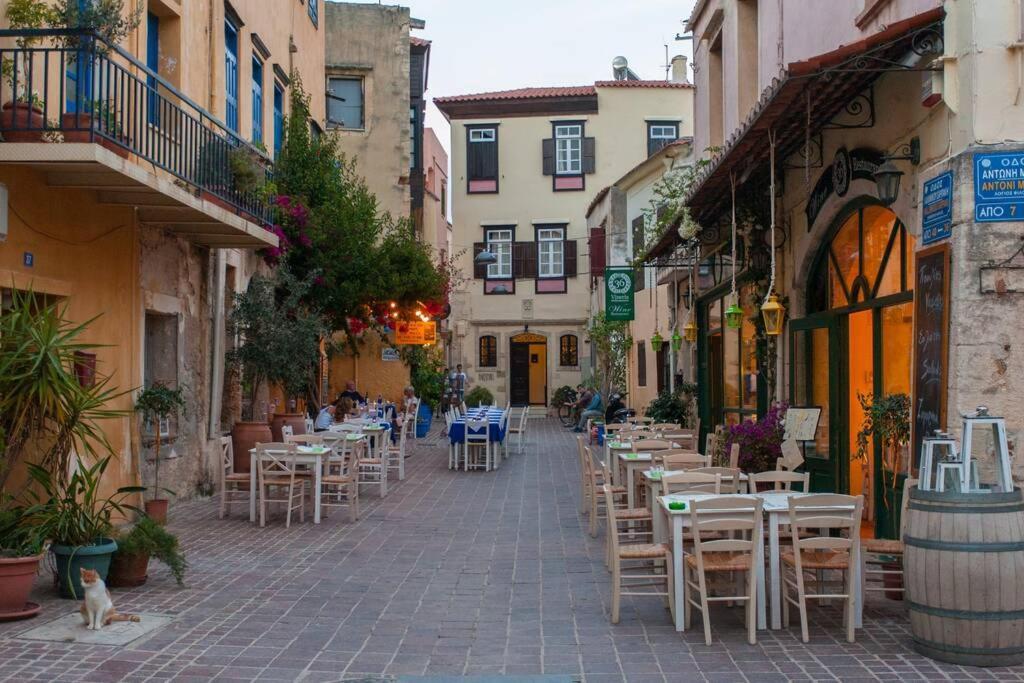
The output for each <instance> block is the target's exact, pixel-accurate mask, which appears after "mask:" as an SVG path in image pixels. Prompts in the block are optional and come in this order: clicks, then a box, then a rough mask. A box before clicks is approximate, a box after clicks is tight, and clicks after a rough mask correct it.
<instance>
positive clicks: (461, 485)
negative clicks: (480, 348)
mask: <svg viewBox="0 0 1024 683" xmlns="http://www.w3.org/2000/svg"><path fill="white" fill-rule="evenodd" d="M571 437H572V435H571V434H569V433H568V432H566V431H565V430H563V429H562V427H561V426H560V425H558V424H557V422H556V421H553V420H535V421H532V422H531V423H530V430H529V439H528V441H529V445H528V448H527V450H526V453H525V454H524V455H522V456H513V457H512V459H511V460H510V461H508V462H507V463H505V465H503V466H502V468H501V469H500V470H499V471H497V472H496V473H489V474H485V473H468V474H466V473H457V474H453V473H451V472H449V471H448V470H447V469H446V451H445V448H444V446H443V444H440V443H434V442H419V443H417V444H416V446H415V447H414V451H413V452H414V455H413V457H411V458H410V459H409V460H408V461H407V462H408V471H407V476H406V480H405V481H404V482H402V483H401V484H396V485H394V486H393V487H391V490H390V493H389V495H388V497H387V498H386V499H384V501H378V500H377V498H376V495H375V493H373V492H370V491H367V492H366V493H365V494H364V502H365V503H366V505H364V510H363V512H364V514H363V517H362V519H361V520H360V521H359V522H358V523H356V524H350V523H348V521H347V517H346V513H345V512H344V511H342V512H341V513H338V512H335V513H334V514H333V515H332V517H331V518H329V519H327V520H325V522H324V523H323V524H321V525H320V526H314V525H313V524H312V523H310V522H308V521H307V523H305V524H300V525H297V526H293V527H292V528H291V529H290V530H286V529H285V528H284V524H283V520H281V519H275V520H274V521H273V522H272V523H271V524H270V525H269V526H268V527H267V528H265V529H259V528H255V527H253V526H251V525H250V524H249V523H248V521H246V517H247V515H246V514H245V513H243V510H242V509H241V507H242V506H239V507H238V509H237V510H236V512H235V513H234V515H233V516H232V518H231V519H230V520H224V521H221V520H218V519H217V506H216V503H215V501H211V500H205V501H196V502H191V503H187V504H180V505H177V506H175V507H174V508H173V509H172V510H173V512H172V521H171V524H170V527H171V528H172V529H173V530H174V531H175V532H177V533H178V534H179V535H180V536H181V538H182V541H183V543H184V546H185V549H186V551H187V553H188V556H189V560H190V563H191V571H190V574H189V578H188V588H187V589H178V588H176V587H175V585H174V582H173V580H172V579H171V577H170V575H169V573H168V572H167V571H166V569H165V568H164V567H162V566H161V565H157V564H155V563H154V564H153V565H151V568H150V579H149V583H148V584H147V585H146V586H144V587H142V588H139V589H135V590H118V591H116V592H115V602H116V604H117V605H118V607H119V608H120V610H121V611H128V612H143V613H165V614H170V615H174V617H175V618H174V620H173V622H172V623H171V625H169V626H168V627H166V628H164V629H161V630H158V631H156V632H154V633H153V634H152V635H151V636H149V637H148V638H145V639H142V640H139V641H136V642H134V643H132V644H130V645H128V646H127V647H125V648H114V647H108V646H98V645H81V644H70V643H43V642H30V641H25V640H19V639H18V635H19V633H22V632H24V631H26V630H28V629H30V628H33V627H36V626H38V625H40V624H41V623H43V622H45V621H49V620H51V619H54V618H56V617H57V616H59V615H61V614H64V613H66V612H69V611H71V610H72V609H74V608H75V607H76V606H75V605H72V603H70V602H67V601H61V600H58V599H56V598H53V597H51V596H52V590H50V589H49V587H47V586H45V584H44V582H43V581H42V579H40V583H39V585H38V586H37V590H36V591H35V594H34V597H33V599H34V600H37V601H40V602H42V603H44V612H43V613H42V614H41V615H40V616H39V617H37V618H36V619H34V620H31V621H29V622H16V623H9V624H0V679H2V680H9V681H95V682H100V681H122V680H123V681H158V680H174V681H209V680H218V681H220V680H256V679H259V680H280V681H292V680H303V681H335V680H342V679H363V680H379V679H381V678H385V679H387V680H391V678H401V677H402V676H408V675H414V676H421V675H426V676H432V675H461V676H497V675H526V674H531V675H540V674H544V675H546V676H549V677H550V679H549V680H551V681H571V680H580V679H582V680H585V681H587V683H610V682H612V681H623V680H627V681H635V682H637V683H647V682H655V681H657V682H665V681H669V682H671V681H766V682H767V681H784V680H793V681H811V680H829V681H831V680H841V681H844V682H850V681H860V680H889V681H910V680H928V681H935V680H964V681H968V680H1000V681H1011V680H1024V670H1020V669H1016V670H1012V671H1011V670H1005V669H1003V670H983V669H963V668H957V667H950V666H945V665H939V664H937V663H934V662H932V661H931V660H928V659H925V658H923V657H920V656H918V655H916V654H914V653H913V652H912V650H911V649H910V646H909V634H908V631H907V621H906V616H905V612H904V610H903V609H902V608H901V606H900V603H897V602H889V601H886V600H884V599H883V598H880V597H879V598H875V599H873V601H872V602H870V603H869V609H868V610H867V613H866V615H865V620H864V621H865V628H864V629H863V630H861V631H858V633H857V643H856V644H855V645H848V644H847V643H845V641H843V640H841V629H840V626H839V616H840V615H839V612H838V611H837V610H834V609H816V610H814V611H813V612H812V614H813V620H814V624H813V626H812V636H813V637H812V642H811V643H810V644H809V645H804V644H802V643H801V642H800V640H799V629H798V628H796V627H794V628H791V629H789V630H782V631H759V632H758V644H757V645H756V646H749V645H747V643H746V642H745V639H744V635H743V630H742V626H741V616H740V614H739V610H731V609H728V608H724V607H723V608H722V609H720V610H719V611H717V612H716V613H715V615H714V636H715V643H714V645H712V646H710V647H707V646H705V645H704V642H703V636H702V635H701V634H698V633H696V632H688V633H687V634H686V635H684V636H680V635H678V634H676V633H675V632H674V631H673V630H672V628H671V626H670V624H669V617H668V612H667V611H666V610H665V609H664V607H663V606H662V604H661V603H659V602H657V601H656V600H653V599H643V600H636V601H634V602H627V603H626V604H625V606H624V610H623V618H622V622H621V623H620V624H619V625H617V626H612V625H611V624H610V623H609V621H608V616H607V615H608V610H609V595H610V580H609V575H608V573H607V572H606V571H605V569H604V566H603V561H602V545H601V542H600V540H599V539H597V540H595V539H591V538H590V537H589V536H587V535H586V534H585V533H584V532H583V531H582V529H581V527H582V526H583V519H582V518H581V516H580V515H579V514H578V513H577V503H578V501H577V496H578V483H577V482H578V478H577V477H578V475H577V465H576V456H575V450H574V447H573V444H572V438H571Z"/></svg>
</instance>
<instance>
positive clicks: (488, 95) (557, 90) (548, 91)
mask: <svg viewBox="0 0 1024 683" xmlns="http://www.w3.org/2000/svg"><path fill="white" fill-rule="evenodd" d="M595 94H597V91H596V90H595V89H594V86H592V85H579V86H561V87H553V88H516V89H514V90H496V91H493V92H480V93H472V94H469V95H451V96H449V97H435V98H434V102H435V103H439V104H446V103H448V102H484V101H488V100H527V99H541V98H545V97H586V96H587V95H595Z"/></svg>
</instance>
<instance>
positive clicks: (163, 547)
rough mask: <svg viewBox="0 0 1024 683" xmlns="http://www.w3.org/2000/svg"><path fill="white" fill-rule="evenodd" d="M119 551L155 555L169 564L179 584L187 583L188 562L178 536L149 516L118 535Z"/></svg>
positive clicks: (130, 553) (121, 552) (126, 553)
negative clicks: (126, 531)
mask: <svg viewBox="0 0 1024 683" xmlns="http://www.w3.org/2000/svg"><path fill="white" fill-rule="evenodd" d="M117 552H118V553H119V554H123V555H144V554H148V555H149V556H150V557H155V558H156V559H158V560H160V561H161V562H163V563H164V564H165V565H167V568H168V569H170V570H171V573H172V574H174V580H175V581H177V582H178V585H179V586H184V585H185V570H187V569H188V562H187V561H186V560H185V556H184V555H183V554H182V552H181V548H180V546H179V543H178V537H177V536H175V535H174V534H172V533H171V532H169V531H168V530H167V529H165V528H163V527H162V526H160V525H159V524H157V523H156V522H154V521H153V520H152V519H150V518H149V517H142V518H141V519H139V522H138V523H137V524H136V525H135V526H134V527H132V530H131V531H129V532H128V533H126V534H121V535H119V536H118V537H117Z"/></svg>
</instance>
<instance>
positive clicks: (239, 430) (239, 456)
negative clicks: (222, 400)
mask: <svg viewBox="0 0 1024 683" xmlns="http://www.w3.org/2000/svg"><path fill="white" fill-rule="evenodd" d="M273 440H274V436H273V434H272V433H271V431H270V425H268V424H267V423H266V422H236V423H235V426H234V429H232V430H231V447H232V448H233V449H234V452H235V472H248V471H249V463H250V460H249V451H250V450H251V449H253V448H255V447H256V444H258V443H270V442H272V441H273Z"/></svg>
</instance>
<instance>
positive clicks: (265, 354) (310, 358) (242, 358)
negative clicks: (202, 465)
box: [228, 268, 325, 472]
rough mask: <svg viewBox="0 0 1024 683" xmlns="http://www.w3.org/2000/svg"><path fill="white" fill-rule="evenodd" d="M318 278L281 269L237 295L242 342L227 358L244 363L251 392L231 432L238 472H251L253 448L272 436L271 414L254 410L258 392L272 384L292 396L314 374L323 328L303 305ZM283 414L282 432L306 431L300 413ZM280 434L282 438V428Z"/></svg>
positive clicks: (237, 321)
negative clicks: (285, 428) (301, 276)
mask: <svg viewBox="0 0 1024 683" xmlns="http://www.w3.org/2000/svg"><path fill="white" fill-rule="evenodd" d="M315 276H316V274H315V273H310V274H309V275H308V276H307V277H306V278H305V279H299V278H297V277H295V276H294V275H292V274H291V273H290V272H288V271H287V269H284V268H281V269H279V270H278V271H277V272H276V274H275V276H274V277H273V278H269V277H264V276H262V275H256V276H253V278H252V279H251V280H250V281H249V286H248V288H247V289H246V290H245V291H244V292H242V293H240V294H237V295H235V307H234V310H233V311H232V314H231V322H232V324H233V325H234V326H235V327H236V329H237V330H238V332H239V334H240V336H241V338H242V343H241V344H240V345H239V346H238V347H237V348H235V349H234V350H233V351H231V352H230V354H229V356H228V359H229V361H231V362H232V363H233V364H237V365H238V366H240V367H241V370H242V377H243V385H244V386H246V387H247V388H248V390H249V392H250V400H249V405H248V407H247V409H246V410H245V412H244V413H243V420H244V421H243V422H239V423H236V424H235V426H234V428H233V429H232V430H231V437H232V440H233V442H234V443H233V445H234V453H235V471H236V472H248V471H249V450H250V449H251V448H253V447H254V446H255V444H256V443H258V442H263V441H271V440H272V439H273V434H272V433H271V429H270V426H269V425H268V424H267V419H266V417H267V416H266V415H259V414H258V413H257V412H256V406H257V405H258V400H259V395H260V390H261V389H262V388H263V387H265V386H266V385H267V384H268V383H273V384H277V385H278V386H280V387H282V388H283V389H284V391H285V393H286V394H288V395H289V396H291V397H295V396H301V395H304V394H305V392H306V389H307V388H308V387H309V385H310V384H311V383H312V382H313V379H314V378H315V376H316V368H317V365H318V363H319V361H320V339H321V337H322V336H323V335H324V334H325V326H324V323H323V320H322V318H321V317H320V315H319V313H317V312H316V311H313V310H310V309H309V308H308V307H307V306H305V305H304V304H303V303H302V301H303V300H304V297H305V296H306V294H307V292H309V290H310V289H311V288H312V283H313V278H314V277H315ZM285 416H287V417H288V418H289V419H288V420H287V421H286V420H284V417H285ZM285 416H282V420H281V421H279V423H278V425H279V426H278V429H279V430H280V425H283V424H292V426H293V428H296V427H297V430H296V433H302V431H304V430H305V418H304V417H303V416H302V414H301V413H295V414H286V415H285ZM260 418H262V419H260ZM277 436H278V439H277V440H280V431H278V435H277Z"/></svg>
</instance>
